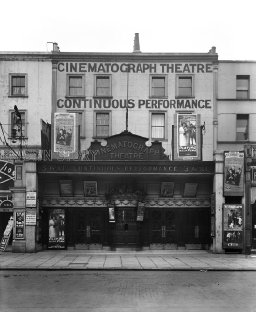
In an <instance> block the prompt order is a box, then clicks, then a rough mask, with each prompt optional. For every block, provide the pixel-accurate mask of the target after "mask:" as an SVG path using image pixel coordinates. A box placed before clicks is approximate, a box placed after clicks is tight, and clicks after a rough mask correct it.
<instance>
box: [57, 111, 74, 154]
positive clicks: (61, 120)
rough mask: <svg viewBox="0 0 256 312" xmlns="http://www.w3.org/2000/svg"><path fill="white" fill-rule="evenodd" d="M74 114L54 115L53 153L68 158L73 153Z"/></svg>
mask: <svg viewBox="0 0 256 312" xmlns="http://www.w3.org/2000/svg"><path fill="white" fill-rule="evenodd" d="M75 117H76V115H75V113H55V114H54V152H57V153H60V155H61V156H69V154H70V153H74V152H75V148H76V146H75V145H76V144H75V141H76V140H75V138H76V118H75Z"/></svg>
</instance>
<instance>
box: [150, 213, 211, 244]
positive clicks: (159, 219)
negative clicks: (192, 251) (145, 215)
mask: <svg viewBox="0 0 256 312" xmlns="http://www.w3.org/2000/svg"><path fill="white" fill-rule="evenodd" d="M150 223H151V224H150V232H151V233H150V243H151V244H173V245H174V246H176V247H189V246H190V247H191V246H196V245H197V246H199V245H200V246H201V248H207V247H206V246H207V245H209V244H210V242H211V236H210V209H209V208H208V207H206V208H173V209H168V208H162V209H159V208H158V209H151V210H150Z"/></svg>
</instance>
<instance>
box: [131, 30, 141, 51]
mask: <svg viewBox="0 0 256 312" xmlns="http://www.w3.org/2000/svg"><path fill="white" fill-rule="evenodd" d="M133 53H141V51H140V39H139V33H135V37H134V44H133Z"/></svg>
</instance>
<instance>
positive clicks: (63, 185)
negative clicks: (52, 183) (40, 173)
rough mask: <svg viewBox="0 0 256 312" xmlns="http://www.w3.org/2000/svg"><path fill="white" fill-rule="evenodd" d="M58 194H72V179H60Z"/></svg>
mask: <svg viewBox="0 0 256 312" xmlns="http://www.w3.org/2000/svg"><path fill="white" fill-rule="evenodd" d="M60 195H61V196H73V183H72V180H60Z"/></svg>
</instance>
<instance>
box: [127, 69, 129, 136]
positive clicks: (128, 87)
mask: <svg viewBox="0 0 256 312" xmlns="http://www.w3.org/2000/svg"><path fill="white" fill-rule="evenodd" d="M126 83H127V85H126V131H128V117H129V116H128V113H129V112H128V99H129V69H127V79H126Z"/></svg>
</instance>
